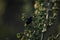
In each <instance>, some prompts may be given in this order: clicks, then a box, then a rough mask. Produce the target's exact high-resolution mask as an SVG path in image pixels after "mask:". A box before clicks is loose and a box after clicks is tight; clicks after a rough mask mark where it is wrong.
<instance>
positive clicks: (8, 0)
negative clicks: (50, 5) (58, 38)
mask: <svg viewBox="0 0 60 40" xmlns="http://www.w3.org/2000/svg"><path fill="white" fill-rule="evenodd" d="M59 3H60V1H59V2H58V7H59ZM33 5H34V0H0V40H5V37H6V39H7V37H9V38H10V40H17V38H16V34H17V33H18V32H21V33H23V32H24V28H25V27H24V22H23V21H22V20H21V16H22V14H23V13H26V15H27V17H29V16H31V15H32V13H33V10H34V9H33ZM59 10H60V9H59ZM59 10H58V11H59ZM57 31H58V33H60V13H59V12H58V15H57Z"/></svg>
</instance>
